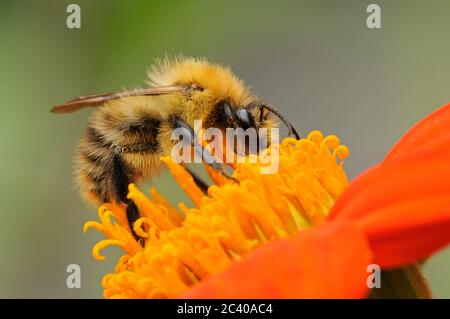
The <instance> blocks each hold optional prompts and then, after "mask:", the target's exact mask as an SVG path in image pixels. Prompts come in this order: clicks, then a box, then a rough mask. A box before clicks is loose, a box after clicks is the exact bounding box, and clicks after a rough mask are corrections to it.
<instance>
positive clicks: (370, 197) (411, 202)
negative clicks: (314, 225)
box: [329, 151, 450, 267]
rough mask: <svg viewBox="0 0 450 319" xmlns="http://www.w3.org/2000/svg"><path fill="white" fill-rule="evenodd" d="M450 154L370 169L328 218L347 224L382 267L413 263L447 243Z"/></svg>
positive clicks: (449, 205)
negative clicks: (361, 234)
mask: <svg viewBox="0 0 450 319" xmlns="http://www.w3.org/2000/svg"><path fill="white" fill-rule="evenodd" d="M448 153H450V152H448V151H444V152H442V151H441V152H439V153H435V154H431V153H426V156H425V155H424V154H425V153H423V154H422V155H421V156H419V157H409V158H407V159H405V158H404V159H403V160H401V161H392V162H389V163H384V164H381V165H379V166H376V167H374V168H372V169H371V170H369V171H367V172H366V173H364V174H362V175H361V176H359V177H358V178H357V179H356V180H355V181H353V182H352V183H351V184H350V186H349V188H348V189H347V191H346V192H345V193H344V194H343V195H342V196H341V198H339V199H338V201H337V202H336V204H335V206H334V207H333V208H332V211H331V213H330V215H329V220H333V221H344V220H345V221H353V222H355V223H356V225H357V227H359V228H360V229H361V230H362V231H363V232H364V233H365V234H366V235H367V236H368V240H369V243H370V246H371V248H372V250H373V252H374V254H375V259H376V262H377V263H379V264H380V266H382V267H394V266H399V265H403V264H408V263H412V262H416V261H418V260H420V259H422V258H426V257H428V256H429V255H430V254H431V253H432V252H434V251H436V250H437V249H439V248H442V247H443V246H445V245H447V244H448V243H449V242H450V165H449V164H450V154H448Z"/></svg>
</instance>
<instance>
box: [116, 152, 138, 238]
mask: <svg viewBox="0 0 450 319" xmlns="http://www.w3.org/2000/svg"><path fill="white" fill-rule="evenodd" d="M127 172H128V169H127V167H126V165H125V163H124V162H123V160H122V158H121V157H120V155H119V154H115V155H114V156H113V158H112V171H111V174H112V182H113V187H114V190H115V194H116V196H117V198H118V200H119V201H120V202H122V203H124V204H126V205H127V220H128V225H129V226H130V230H131V233H132V234H133V237H134V239H136V241H138V242H139V243H140V244H141V245H142V246H143V243H144V240H143V238H141V237H140V236H139V235H138V234H136V232H135V231H134V228H133V226H134V223H135V222H136V220H138V219H139V217H140V214H139V210H138V208H137V206H136V204H135V203H134V202H133V201H132V200H129V199H128V198H127V194H128V185H129V184H130V183H131V182H132V180H131V179H130V178H129V176H128V174H127Z"/></svg>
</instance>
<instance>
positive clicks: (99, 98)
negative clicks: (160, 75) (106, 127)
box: [50, 85, 196, 113]
mask: <svg viewBox="0 0 450 319" xmlns="http://www.w3.org/2000/svg"><path fill="white" fill-rule="evenodd" d="M191 89H196V88H195V87H193V86H187V85H169V86H161V87H154V88H147V89H141V90H134V91H125V92H111V93H104V94H95V95H87V96H80V97H77V98H75V99H73V100H70V101H67V102H66V103H64V104H60V105H56V106H54V107H53V108H52V109H51V110H50V111H51V112H52V113H71V112H75V111H78V110H80V109H82V108H85V107H88V106H100V105H102V104H104V103H105V102H107V101H110V100H116V99H121V98H124V97H129V96H148V95H161V94H170V93H176V92H186V91H189V90H191Z"/></svg>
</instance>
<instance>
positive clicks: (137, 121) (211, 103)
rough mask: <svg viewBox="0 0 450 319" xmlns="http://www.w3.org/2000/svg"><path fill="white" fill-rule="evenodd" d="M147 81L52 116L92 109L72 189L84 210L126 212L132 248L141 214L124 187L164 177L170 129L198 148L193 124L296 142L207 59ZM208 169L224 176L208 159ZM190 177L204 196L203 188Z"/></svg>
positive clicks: (160, 71) (163, 68)
mask: <svg viewBox="0 0 450 319" xmlns="http://www.w3.org/2000/svg"><path fill="white" fill-rule="evenodd" d="M148 77H149V87H148V88H144V89H136V90H131V91H122V92H113V93H106V94H99V95H89V96H82V97H78V98H75V99H73V100H70V101H68V102H66V103H64V104H61V105H57V106H55V107H54V108H53V109H52V110H51V111H52V112H54V113H70V112H74V111H77V110H79V109H82V108H85V107H88V106H90V107H96V109H95V111H94V112H93V114H92V115H91V117H90V120H89V124H88V126H87V130H86V133H85V135H84V137H83V138H82V139H81V141H80V142H79V144H78V149H77V153H76V159H75V178H76V184H77V186H78V189H79V190H80V192H81V194H82V195H83V197H84V198H85V199H86V200H87V201H89V202H94V203H98V204H99V203H104V202H117V203H123V204H125V205H126V206H127V219H128V223H129V226H130V229H131V231H132V232H133V234H134V236H135V238H136V240H139V237H138V236H137V235H136V233H135V232H134V229H133V224H134V222H135V221H136V220H137V219H138V218H139V212H138V209H137V207H136V205H135V204H134V203H133V202H132V201H130V200H129V199H127V193H128V184H130V183H133V182H138V181H140V180H141V179H144V178H150V177H152V176H154V175H156V174H157V173H158V172H159V171H160V170H161V168H162V163H161V162H160V159H159V158H160V157H161V156H167V155H170V154H171V149H172V147H173V145H174V141H173V140H172V139H171V132H172V131H173V130H174V129H176V128H184V129H185V130H186V131H187V132H188V138H187V139H186V141H187V143H190V144H191V145H192V146H195V144H196V143H197V142H196V139H195V132H194V131H193V129H192V126H193V122H194V120H198V119H201V120H202V123H203V126H204V127H205V128H208V127H216V128H219V129H226V128H228V127H233V128H236V127H241V128H243V129H247V128H250V127H252V128H255V129H259V128H263V127H265V128H271V127H274V126H277V125H278V124H277V123H279V122H280V121H281V122H283V123H284V124H285V125H286V127H287V128H288V130H289V134H291V135H293V136H295V137H296V138H299V135H298V133H297V131H296V130H295V128H294V127H293V126H292V125H291V124H290V123H289V121H287V120H286V119H285V118H284V117H283V116H282V115H281V114H280V113H279V112H278V111H276V110H275V109H274V108H273V107H270V106H268V105H266V104H264V103H263V102H262V101H261V100H259V99H258V98H257V97H255V96H254V95H253V94H252V93H251V92H250V90H249V89H248V87H247V86H246V85H245V84H244V83H243V81H241V80H240V79H239V78H237V77H236V76H235V75H234V74H233V73H232V72H231V71H230V69H229V68H228V67H225V66H222V65H219V64H214V63H210V62H208V61H207V60H206V59H195V58H183V57H179V58H175V59H166V60H163V61H160V62H158V63H156V64H155V65H154V66H153V67H152V68H151V69H150V70H149V73H148ZM194 149H196V150H198V149H202V148H201V147H200V148H199V147H194ZM202 156H203V158H205V156H208V153H203V155H202ZM208 162H209V163H211V164H210V165H212V166H213V167H214V168H215V169H218V170H220V171H221V172H222V173H224V174H226V173H225V172H224V170H223V168H222V166H221V165H220V164H219V163H217V162H214V159H213V158H212V156H210V161H208ZM190 172H191V171H190ZM191 174H192V175H193V178H194V180H195V182H196V183H197V184H198V185H199V186H200V187H201V188H202V189H203V190H205V189H206V188H207V184H206V183H205V182H203V181H202V180H201V179H200V178H199V177H198V176H196V175H195V174H193V172H191Z"/></svg>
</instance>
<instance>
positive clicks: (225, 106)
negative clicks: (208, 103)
mask: <svg viewBox="0 0 450 319" xmlns="http://www.w3.org/2000/svg"><path fill="white" fill-rule="evenodd" d="M220 106H221V108H222V110H223V113H224V114H225V116H226V117H228V118H233V110H232V109H231V106H230V104H228V103H227V102H225V101H223V102H221V103H220Z"/></svg>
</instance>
